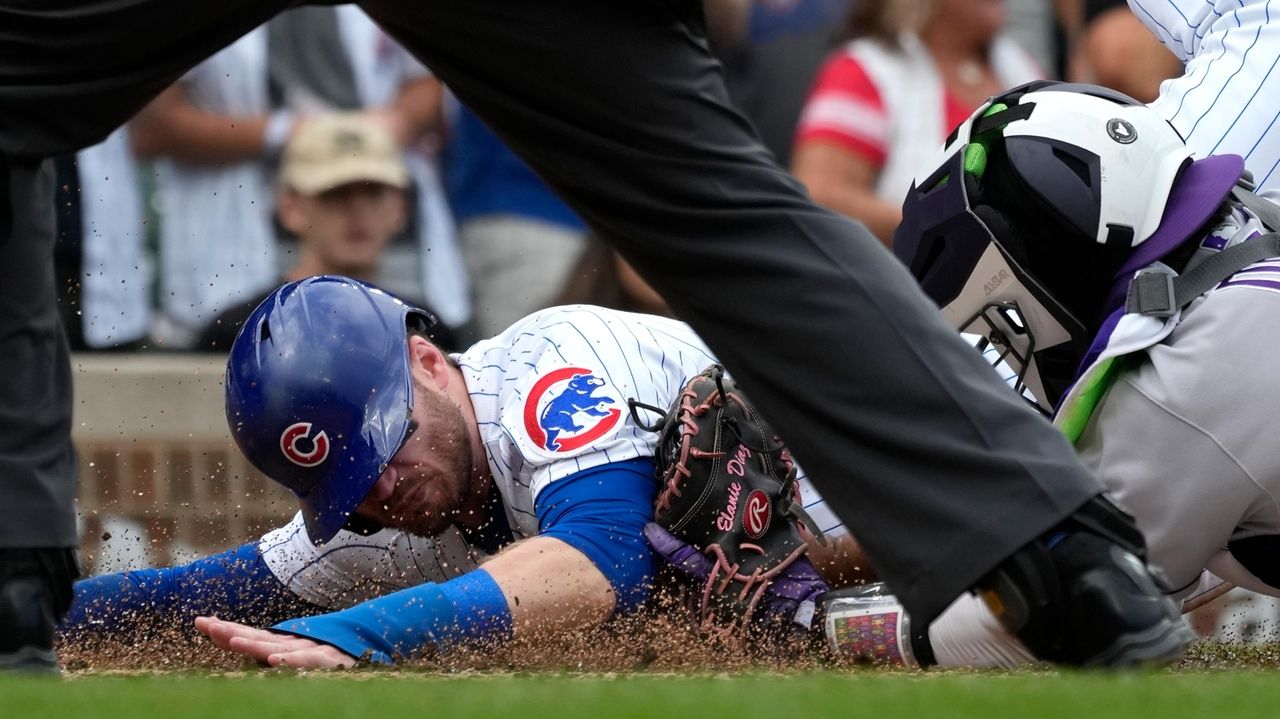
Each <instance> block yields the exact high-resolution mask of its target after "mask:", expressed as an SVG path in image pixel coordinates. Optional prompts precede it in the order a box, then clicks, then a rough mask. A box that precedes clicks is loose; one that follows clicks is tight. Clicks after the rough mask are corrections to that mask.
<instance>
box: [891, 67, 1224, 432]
mask: <svg viewBox="0 0 1280 719" xmlns="http://www.w3.org/2000/svg"><path fill="white" fill-rule="evenodd" d="M926 167H927V169H926V170H924V171H923V172H922V173H921V174H920V175H918V176H917V179H916V182H915V183H914V184H913V185H912V187H911V190H910V191H909V192H908V193H907V196H906V199H905V201H904V202H903V206H902V223H901V224H900V225H899V226H898V229H897V231H896V232H895V233H894V241H893V249H894V253H895V254H896V255H897V256H898V258H899V259H901V260H902V261H903V262H904V263H905V264H906V265H907V267H908V269H909V270H911V272H912V274H914V275H915V277H916V278H917V279H918V280H919V281H920V284H921V286H922V287H923V289H924V290H925V292H926V293H927V294H928V295H929V296H930V297H931V298H933V300H934V301H935V302H937V303H938V305H939V306H940V307H941V308H942V310H943V314H944V316H945V317H946V318H947V319H948V320H950V321H951V322H952V324H953V325H955V326H956V327H957V328H958V329H961V330H963V331H966V332H971V333H974V334H976V335H979V336H980V337H981V338H982V340H981V344H983V345H984V346H985V345H991V346H994V347H995V348H997V349H998V350H999V355H1000V358H1001V360H1003V361H1004V362H1006V363H1007V364H1008V365H1009V366H1010V367H1011V368H1012V369H1013V370H1014V372H1016V373H1017V381H1016V384H1017V388H1018V389H1019V391H1023V390H1027V391H1030V393H1031V394H1032V395H1033V396H1034V397H1035V399H1036V403H1037V404H1038V405H1039V407H1040V408H1041V410H1042V411H1044V412H1046V413H1049V412H1051V411H1052V410H1053V408H1054V406H1055V404H1056V403H1057V400H1058V399H1059V397H1060V396H1061V395H1062V394H1063V392H1065V391H1066V389H1067V388H1068V387H1069V386H1070V383H1071V381H1072V380H1073V379H1074V377H1075V371H1076V367H1077V365H1078V363H1079V361H1080V359H1081V357H1082V356H1083V354H1084V352H1085V350H1086V349H1087V348H1088V346H1089V343H1090V341H1091V339H1092V338H1093V335H1094V333H1095V331H1096V329H1097V324H1098V323H1099V322H1100V321H1101V319H1102V317H1100V315H1101V314H1102V310H1103V308H1104V307H1106V306H1107V300H1108V296H1109V294H1110V293H1111V292H1112V291H1114V288H1115V286H1116V283H1117V282H1118V281H1121V280H1123V281H1125V282H1127V277H1124V278H1120V277H1117V275H1118V274H1123V272H1122V270H1125V268H1126V267H1128V266H1130V265H1131V264H1132V262H1133V260H1134V259H1135V258H1142V257H1145V256H1146V255H1147V254H1148V253H1158V252H1164V253H1167V252H1168V251H1169V250H1170V248H1171V247H1174V246H1176V245H1177V244H1179V243H1181V242H1184V241H1185V240H1186V239H1188V238H1189V237H1190V236H1191V235H1192V234H1193V233H1194V232H1195V230H1196V229H1197V228H1198V227H1199V226H1201V225H1203V224H1204V223H1205V222H1206V221H1208V220H1209V219H1210V218H1212V217H1213V216H1214V214H1215V213H1216V212H1217V211H1218V209H1219V207H1220V206H1221V204H1222V201H1223V199H1224V198H1225V197H1226V195H1227V194H1228V193H1229V192H1230V190H1231V188H1232V186H1234V184H1235V183H1236V181H1237V180H1238V179H1239V177H1240V173H1241V171H1242V169H1243V164H1242V162H1241V161H1240V158H1238V157H1234V156H1221V157H1209V158H1205V159H1201V160H1196V161H1194V162H1193V161H1192V158H1191V153H1190V151H1189V150H1188V149H1187V147H1186V144H1185V143H1184V142H1183V140H1182V138H1181V137H1180V136H1179V135H1178V133H1177V132H1176V131H1175V130H1174V129H1173V127H1172V126H1170V125H1169V124H1168V123H1167V122H1166V121H1165V120H1164V119H1163V118H1162V117H1160V116H1159V115H1158V114H1157V113H1155V112H1154V111H1153V110H1151V109H1150V108H1148V107H1146V106H1145V105H1143V104H1141V103H1139V102H1137V101H1136V100H1134V99H1132V98H1130V97H1127V96H1125V95H1122V94H1120V93H1117V92H1115V91H1112V90H1108V89H1105V88H1101V87H1095V86H1091V85H1069V84H1062V83H1050V82H1035V83H1029V84H1027V85H1023V86H1021V87H1018V88H1015V89H1013V90H1010V91H1009V92H1006V93H1004V94H1002V95H998V96H996V97H993V98H992V99H991V100H990V101H988V102H987V103H986V104H984V105H983V106H982V107H980V108H978V110H976V111H975V112H974V113H973V115H971V116H970V117H969V119H968V120H966V121H965V122H963V123H961V125H960V126H959V127H957V128H956V129H955V130H954V131H953V132H952V133H951V136H950V137H948V138H947V141H946V143H945V144H944V146H943V148H942V149H941V151H940V152H939V153H938V154H937V155H936V157H935V160H934V161H933V163H932V164H930V165H927V166H926ZM1157 256H1159V255H1157ZM1153 259H1154V258H1153ZM1147 261H1148V262H1150V261H1151V260H1147Z"/></svg>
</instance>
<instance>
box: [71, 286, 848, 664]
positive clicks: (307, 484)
mask: <svg viewBox="0 0 1280 719" xmlns="http://www.w3.org/2000/svg"><path fill="white" fill-rule="evenodd" d="M430 323H431V318H430V317H428V316H427V315H426V314H425V313H423V312H422V311H421V310H417V309H415V308H412V307H409V306H406V305H405V304H403V303H401V302H400V301H398V300H396V299H394V298H392V297H391V296H389V295H387V294H385V293H383V292H382V291H380V290H378V289H376V288H373V287H371V286H369V285H365V284H362V283H360V282H357V281H354V280H349V279H346V278H338V277H317V278H311V279H307V280H302V281H300V282H297V283H293V284H289V285H286V286H284V287H282V288H281V289H279V290H277V291H276V292H275V293H273V294H272V295H271V296H270V297H268V298H267V300H266V301H265V302H264V303H263V304H262V305H261V306H260V307H259V308H258V309H257V310H255V311H254V313H253V314H252V315H251V316H250V318H249V319H248V320H247V322H246V324H245V329H244V330H243V332H242V333H241V334H240V336H239V337H238V338H237V340H236V342H235V344H234V345H233V348H232V352H231V357H230V359H229V364H228V370H227V417H228V421H229V422H230V424H231V427H232V431H233V434H234V435H235V437H236V440H237V442H238V443H239V445H240V447H241V448H242V450H243V451H244V452H245V454H246V455H247V456H248V457H249V458H250V459H251V460H252V461H253V462H254V464H255V465H257V466H258V467H259V468H260V469H262V470H263V471H264V472H265V473H266V474H267V475H268V476H270V477H272V478H274V479H276V480H277V481H280V482H281V483H283V484H285V485H286V486H287V487H288V488H289V489H291V490H292V491H293V492H295V493H296V494H297V495H298V497H299V500H300V504H301V507H302V511H301V512H300V513H299V514H298V516H297V517H295V518H294V520H293V521H292V522H290V523H289V524H288V525H287V526H285V527H282V528H280V529H278V530H275V531H273V532H270V533H268V534H267V535H266V536H264V537H263V538H262V539H261V540H260V541H258V542H253V543H250V544H246V545H244V546H242V547H239V548H237V549H233V550H230V551H227V552H224V553H222V554H218V555H215V556H212V557H208V558H205V559H202V560H198V561H196V562H193V563H191V564H188V565H185V566H181V567H174V568H168V569H157V570H145V571H140V572H129V573H125V574H118V575H109V576H102V577H95V578H92V579H89V580H85V581H82V582H80V583H78V584H77V588H76V594H77V596H76V601H75V603H74V608H73V609H72V611H71V613H70V615H69V616H68V618H67V620H66V621H65V622H64V623H63V625H62V632H63V634H64V636H67V637H76V636H83V635H85V634H97V633H104V632H107V633H109V632H120V631H126V630H129V629H131V628H133V627H136V626H138V622H139V621H142V622H144V623H146V622H162V623H174V622H178V623H187V622H190V621H191V620H192V619H195V618H196V617H197V616H201V615H213V614H217V615H218V616H220V617H223V618H224V620H215V619H211V618H208V617H207V616H206V617H204V618H200V619H195V621H196V626H197V627H198V628H199V630H200V631H202V632H204V633H205V634H208V635H209V636H210V637H211V638H213V640H214V641H215V642H217V643H218V644H219V645H220V646H223V647H226V648H229V649H232V650H236V651H243V652H246V653H249V654H251V655H252V656H254V657H255V658H257V659H259V660H261V661H264V662H268V663H270V664H273V665H276V664H287V665H290V666H349V665H351V664H353V663H354V662H355V661H356V659H358V658H362V657H363V658H366V659H369V660H372V661H376V662H388V661H392V660H393V658H396V657H402V656H411V655H413V654H415V653H416V652H418V651H420V650H422V649H423V648H425V647H426V646H428V645H430V646H434V647H437V648H443V649H447V648H448V647H449V646H451V645H454V644H457V643H459V642H468V641H497V640H501V639H503V638H506V637H508V636H510V635H512V634H513V633H516V634H519V633H525V632H531V631H535V630H536V631H554V630H559V629H566V628H573V627H581V626H589V625H592V624H597V623H599V622H601V621H603V620H605V619H606V618H608V617H609V616H611V615H612V614H614V613H618V612H627V611H630V610H632V609H634V608H635V607H637V606H638V605H639V604H640V603H641V602H643V601H644V600H645V599H646V597H647V596H648V593H649V591H650V585H651V581H652V578H653V572H654V566H655V564H654V559H653V556H652V554H651V552H650V550H649V548H648V546H647V545H646V543H645V540H644V537H643V534H642V531H641V530H642V528H643V526H644V525H645V523H646V522H648V521H650V519H651V518H652V517H653V513H654V499H655V496H656V493H657V487H658V485H657V483H656V482H655V479H654V472H655V470H654V447H655V444H656V441H657V435H656V433H655V432H653V431H651V430H650V429H646V428H645V427H644V426H641V424H638V423H637V416H638V415H637V414H636V413H635V412H632V411H630V408H629V407H628V400H634V401H635V402H638V403H641V404H644V405H649V406H653V407H658V408H666V407H668V406H670V405H671V404H672V403H673V401H674V400H675V398H676V397H677V396H678V394H679V392H680V390H681V388H682V387H683V385H684V384H685V382H686V381H687V380H688V378H690V377H692V376H694V375H696V374H698V373H699V372H700V371H701V370H703V369H704V368H706V367H707V366H708V365H711V364H712V363H713V362H714V361H715V359H714V357H712V356H711V354H710V353H709V351H708V350H707V348H706V347H705V346H704V345H703V343H702V342H701V341H700V340H699V339H698V337H697V336H696V335H695V334H694V333H693V332H692V331H691V330H690V329H689V328H688V327H687V326H686V325H684V324H682V323H679V322H675V321H672V320H667V319H663V318H657V317H650V316H644V315H635V314H629V313H622V312H614V311H609V310H604V309H601V308H595V307H588V306H571V307H563V308H555V309H550V310H545V311H542V312H539V313H537V314H534V315H532V316H530V317H528V318H526V319H524V320H522V321H520V322H518V323H516V324H515V325H514V326H512V327H511V328H510V329H508V330H507V331H506V332H504V333H503V334H501V335H499V336H497V337H495V338H493V339H491V340H487V341H484V342H481V343H479V344H477V345H475V346H473V347H472V348H471V349H469V350H467V351H466V352H464V353H462V354H459V355H454V356H449V355H446V354H444V353H443V352H441V351H440V350H439V349H438V348H436V347H435V346H434V345H432V344H431V343H430V342H429V341H427V340H426V339H425V338H424V337H423V336H422V334H421V333H422V332H424V331H425V330H426V329H427V327H428V326H429V325H430ZM406 324H407V325H408V327H409V331H408V332H406V329H405V328H406ZM802 496H803V502H804V504H805V505H806V508H807V510H808V514H809V516H810V517H812V518H813V519H814V521H815V522H816V523H817V529H818V530H821V531H824V532H825V533H826V534H827V535H828V536H829V537H832V538H836V537H839V536H841V535H842V534H844V530H843V528H842V527H840V525H839V522H838V521H837V520H836V519H834V517H833V515H832V514H831V513H830V511H829V510H828V509H827V508H826V506H825V504H823V503H821V502H820V500H819V499H818V498H817V497H816V495H814V494H812V491H811V490H810V489H809V488H808V487H807V483H804V489H803V492H802ZM517 540H519V541H517ZM318 542H321V543H323V544H320V545H319V546H317V543H318ZM480 562H483V564H482V565H481V564H480ZM806 566H807V563H806ZM811 583H812V587H813V588H812V589H811V590H810V592H809V593H810V594H814V593H819V592H821V591H823V590H825V588H826V586H825V584H823V583H822V582H821V580H820V579H817V578H816V576H814V577H812V578H811ZM333 610H341V611H333ZM331 611H332V612H333V613H330V614H323V613H322V612H331ZM298 617H306V618H298ZM225 619H236V620H240V621H242V622H246V623H254V624H276V626H275V628H274V631H266V630H261V629H253V628H250V627H249V626H245V625H243V624H235V623H232V622H230V621H225ZM282 620H288V621H283V623H280V622H281V621H282Z"/></svg>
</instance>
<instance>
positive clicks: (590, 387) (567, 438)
mask: <svg viewBox="0 0 1280 719" xmlns="http://www.w3.org/2000/svg"><path fill="white" fill-rule="evenodd" d="M621 404H622V403H621V401H620V399H619V397H618V394H617V392H616V391H615V390H614V389H613V388H612V387H610V386H609V385H608V383H607V382H605V380H604V379H603V378H601V377H600V376H599V375H597V374H595V373H594V372H593V371H592V370H590V369H586V368H583V367H561V368H560V369H556V370H553V371H551V372H547V373H546V374H544V375H542V376H541V377H539V378H538V380H537V381H536V382H535V383H534V384H533V388H532V389H531V390H530V392H529V395H528V397H526V398H525V401H524V409H523V420H524V429H525V432H526V433H527V434H528V436H529V439H530V440H532V442H533V444H534V445H535V446H536V447H538V448H539V449H541V450H544V451H546V452H550V453H552V454H565V453H569V452H573V451H575V450H578V449H581V448H582V447H585V446H587V445H589V444H591V443H592V442H594V441H596V440H598V439H600V438H601V437H605V436H606V435H608V434H610V433H611V432H613V431H614V430H616V429H617V427H618V424H619V421H620V420H621V418H622V409H621Z"/></svg>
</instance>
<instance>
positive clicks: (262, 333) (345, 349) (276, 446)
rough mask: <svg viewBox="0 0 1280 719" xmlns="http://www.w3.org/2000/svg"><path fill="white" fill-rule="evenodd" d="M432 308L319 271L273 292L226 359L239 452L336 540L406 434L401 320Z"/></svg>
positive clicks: (415, 319)
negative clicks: (293, 498)
mask: <svg viewBox="0 0 1280 719" xmlns="http://www.w3.org/2000/svg"><path fill="white" fill-rule="evenodd" d="M434 324H435V318H433V317H431V316H430V315H429V314H428V313H426V312H425V311H423V310H420V309H418V308H415V307H412V306H410V305H407V304H405V303H403V302H401V301H400V300H398V299H396V298H395V297H393V296H391V295H390V294H387V293H386V292H384V291H382V290H380V289H378V288H377V287H374V286H373V285H369V284H366V283H364V282H359V281H357V280H353V279H349V278H346V277H337V276H328V275H326V276H320V277H311V278H308V279H305V280H301V281H299V282H292V283H290V284H287V285H284V286H282V287H280V288H279V289H277V290H276V291H275V292H272V293H271V295H270V296H268V297H267V298H266V299H265V300H263V302H262V304H260V305H258V307H257V308H256V309H255V310H254V311H253V313H252V314H250V315H249V318H248V320H246V321H245V323H244V326H243V327H242V328H241V329H240V333H239V334H238V335H237V336H236V340H235V342H234V343H233V344H232V345H231V355H230V357H229V358H228V360H227V379H226V395H227V422H228V423H229V424H230V426H231V434H232V436H233V437H234V438H235V440H236V444H237V445H239V447H240V449H241V451H243V452H244V455H245V456H246V457H247V458H248V459H249V461H250V462H252V463H253V465H254V466H255V467H257V468H258V469H259V470H261V471H262V472H263V474H266V475H267V476H268V477H270V478H271V479H273V480H275V481H276V482H279V483H280V484H282V485H284V486H285V487H287V488H288V489H289V490H290V491H292V492H293V493H294V494H295V495H296V496H297V497H298V502H299V504H300V505H301V508H302V517H303V520H304V522H305V523H306V527H307V534H308V535H309V536H310V538H311V540H312V541H313V542H316V543H321V542H326V541H328V540H329V539H331V538H333V535H335V534H337V533H338V530H340V529H342V527H343V525H345V524H346V522H347V520H348V518H349V517H350V516H351V513H352V512H353V511H355V508H356V507H357V506H358V505H359V504H360V502H361V501H362V500H363V499H364V497H365V495H366V494H368V493H369V489H370V488H371V487H372V486H373V484H374V482H376V481H377V479H378V476H379V475H381V474H382V472H383V471H384V470H385V469H386V466H387V463H388V462H390V461H391V458H392V456H394V455H395V453H396V452H397V451H399V449H400V445H401V444H403V442H404V439H405V437H406V436H407V434H408V430H409V420H410V414H411V412H412V410H413V385H412V380H411V377H410V374H409V355H408V349H407V348H408V332H409V329H411V328H412V329H418V330H422V331H425V330H426V329H428V328H430V327H431V326H432V325H434Z"/></svg>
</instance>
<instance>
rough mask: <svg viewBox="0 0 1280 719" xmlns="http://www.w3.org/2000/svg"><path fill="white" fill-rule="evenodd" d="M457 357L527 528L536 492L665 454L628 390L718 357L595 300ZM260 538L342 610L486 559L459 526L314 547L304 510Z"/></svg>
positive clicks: (294, 583) (668, 397)
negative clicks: (636, 415)
mask: <svg viewBox="0 0 1280 719" xmlns="http://www.w3.org/2000/svg"><path fill="white" fill-rule="evenodd" d="M454 359H455V360H456V361H457V362H458V365H459V367H460V368H461V370H462V373H463V377H464V379H465V382H466V386H467V390H468V393H469V394H470V397H471V404H472V407H473V408H474V409H475V414H476V422H477V425H478V428H479V432H480V439H481V441H482V442H483V444H484V447H485V453H486V454H487V455H488V458H489V469H490V471H491V473H492V475H493V479H494V483H495V484H496V485H497V487H498V491H499V492H500V493H501V495H502V499H503V503H504V505H505V507H506V511H507V519H508V521H509V523H510V525H511V527H512V530H513V532H514V533H515V535H516V536H518V537H528V536H533V535H536V534H537V533H538V519H537V517H536V516H535V513H534V502H535V500H536V498H537V496H538V493H539V492H541V491H542V490H543V489H545V488H546V487H547V486H548V485H549V484H550V483H552V482H555V481H557V480H560V479H564V478H565V477H569V476H571V475H574V474H577V473H578V472H581V471H584V470H587V469H591V468H593V467H598V466H601V465H605V464H611V463H614V462H624V461H627V460H631V459H637V458H644V457H652V456H653V454H654V448H655V446H656V444H657V438H658V435H657V434H656V433H655V432H651V431H648V430H646V429H644V428H643V427H640V426H638V425H637V424H636V423H635V422H634V420H633V419H632V417H631V413H630V411H629V409H628V405H627V400H628V399H635V400H638V401H640V402H643V403H645V404H648V405H652V406H655V407H662V408H666V407H668V406H669V405H671V403H672V402H674V400H675V398H676V396H677V395H678V394H679V392H680V389H681V388H682V387H683V386H684V384H685V382H686V381H687V380H688V379H689V378H690V377H692V376H693V375H695V374H697V373H699V372H701V371H702V370H704V369H706V367H707V366H708V365H711V364H712V363H714V362H715V361H716V360H715V358H714V356H713V355H712V354H711V352H710V350H708V349H707V347H706V346H705V345H704V344H703V343H702V341H701V340H700V339H699V338H698V337H697V335H696V334H694V332H693V330H692V329H690V328H689V326H688V325H685V324H684V323H681V322H677V321H675V320H669V319H665V318H661V317H653V316H650V315H641V314H633V313H628V312H618V311H614V310H606V309H602V308H599V307H591V306H587V305H573V306H568V307H555V308H551V309H547V310H543V311H541V312H537V313H535V314H532V315H530V316H528V317H526V318H524V319H523V320H521V321H519V322H517V323H516V324H514V325H512V326H511V327H510V328H508V329H507V330H506V331H505V332H503V333H502V334H500V335H498V336H497V337H494V338H493V339H490V340H485V341H482V342H480V343H478V344H476V345H474V346H472V347H471V348H470V349H469V350H467V351H466V352H464V353H462V354H459V355H455V357H454ZM644 419H646V421H653V420H655V419H657V416H656V415H655V416H650V417H647V418H644ZM784 434H785V433H784ZM800 487H801V499H802V502H803V503H804V505H805V507H806V509H807V510H808V512H809V513H810V515H811V516H812V517H813V519H814V521H815V522H817V524H818V526H819V528H821V529H822V530H823V531H824V532H825V533H827V535H828V536H831V537H837V536H840V535H843V534H845V533H846V530H845V529H844V527H843V525H842V524H841V523H840V521H839V520H838V519H837V518H836V517H835V515H834V514H833V513H832V512H831V510H830V509H829V508H828V507H827V506H826V504H825V502H823V501H822V499H821V498H820V497H819V496H818V495H817V494H816V492H815V491H814V490H813V488H812V486H811V485H810V484H809V482H808V480H807V479H805V478H804V477H803V473H802V472H801V481H800ZM259 547H260V549H261V551H262V553H263V558H264V560H265V561H266V563H267V566H268V567H270V568H271V570H272V572H273V573H274V574H275V575H276V577H278V578H279V579H280V580H281V581H282V582H283V583H284V584H285V585H286V586H288V587H289V588H290V589H291V590H292V591H294V592H295V593H296V594H298V595H299V596H301V597H302V598H303V599H306V600H307V601H309V602H311V603H313V604H317V605H320V606H323V607H333V608H336V607H339V606H348V605H350V604H352V603H355V602H357V601H362V600H363V599H367V598H369V597H372V596H376V595H378V594H383V593H386V592H390V591H394V590H396V589H400V588H403V587H406V586H412V585H414V584H418V583H421V582H428V581H443V580H445V579H448V578H450V577H452V576H456V573H458V572H460V571H465V570H466V569H470V568H471V567H474V566H475V563H476V562H477V561H479V560H480V559H482V558H483V555H480V554H478V553H474V552H470V553H469V551H468V548H466V547H465V546H464V545H463V544H462V542H461V537H459V536H458V535H457V533H456V532H453V531H452V530H451V531H450V532H447V533H446V534H444V535H442V536H441V537H440V538H438V539H436V540H431V539H424V538H421V537H413V536H411V535H408V534H406V533H404V532H400V531H397V530H383V531H382V532H378V533H377V534H374V535H372V536H367V537H364V536H360V535H356V534H353V533H351V532H346V531H344V532H340V533H339V535H338V536H337V537H335V538H334V539H333V540H332V541H330V542H329V543H327V544H325V545H324V546H323V547H314V546H313V545H311V543H310V542H309V541H308V539H307V536H306V532H305V530H302V524H301V519H300V517H295V518H294V520H293V521H292V522H291V523H290V524H289V525H288V526H286V527H284V528H281V529H278V530H276V531H274V532H271V533H270V534H268V535H267V536H266V537H264V538H263V539H262V541H261V543H260V544H259Z"/></svg>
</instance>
